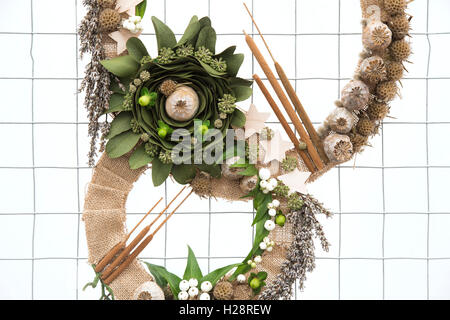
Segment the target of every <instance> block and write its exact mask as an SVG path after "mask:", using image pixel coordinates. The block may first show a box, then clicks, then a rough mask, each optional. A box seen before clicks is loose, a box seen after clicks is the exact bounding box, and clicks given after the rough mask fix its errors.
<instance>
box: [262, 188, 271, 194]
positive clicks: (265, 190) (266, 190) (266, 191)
mask: <svg viewBox="0 0 450 320" xmlns="http://www.w3.org/2000/svg"><path fill="white" fill-rule="evenodd" d="M269 191H270V190H269V189H263V190H262V192H263V193H264V194H268V193H269Z"/></svg>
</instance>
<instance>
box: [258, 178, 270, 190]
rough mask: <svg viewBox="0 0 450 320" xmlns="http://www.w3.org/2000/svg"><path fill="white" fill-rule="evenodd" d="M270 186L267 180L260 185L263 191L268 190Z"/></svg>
mask: <svg viewBox="0 0 450 320" xmlns="http://www.w3.org/2000/svg"><path fill="white" fill-rule="evenodd" d="M268 185H269V183H268V182H267V181H266V180H261V182H260V183H259V186H260V187H261V188H263V189H265V188H267V186H268Z"/></svg>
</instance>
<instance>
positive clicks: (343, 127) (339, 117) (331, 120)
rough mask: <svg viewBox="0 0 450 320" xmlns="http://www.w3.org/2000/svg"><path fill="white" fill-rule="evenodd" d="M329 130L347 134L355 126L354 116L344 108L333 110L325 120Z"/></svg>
mask: <svg viewBox="0 0 450 320" xmlns="http://www.w3.org/2000/svg"><path fill="white" fill-rule="evenodd" d="M326 121H327V123H328V125H329V127H330V129H331V130H333V131H335V132H337V133H347V132H350V130H352V128H353V127H354V125H355V124H356V121H357V119H356V117H355V115H354V114H353V113H352V112H350V111H348V110H347V109H345V108H336V109H334V110H333V111H332V112H331V113H330V114H329V115H328V117H327V119H326Z"/></svg>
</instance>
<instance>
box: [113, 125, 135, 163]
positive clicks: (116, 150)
mask: <svg viewBox="0 0 450 320" xmlns="http://www.w3.org/2000/svg"><path fill="white" fill-rule="evenodd" d="M139 138H140V135H139V134H136V133H133V131H131V130H129V131H125V132H123V133H121V134H119V135H117V136H115V137H113V138H111V139H109V141H108V142H107V143H106V152H107V153H108V156H109V157H110V158H118V157H121V156H123V155H124V154H125V153H127V152H128V151H130V150H131V149H133V147H134V146H135V145H136V143H137V142H138V141H139Z"/></svg>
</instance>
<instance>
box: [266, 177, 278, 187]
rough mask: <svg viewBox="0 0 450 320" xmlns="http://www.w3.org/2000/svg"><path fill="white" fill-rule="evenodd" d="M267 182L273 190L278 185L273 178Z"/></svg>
mask: <svg viewBox="0 0 450 320" xmlns="http://www.w3.org/2000/svg"><path fill="white" fill-rule="evenodd" d="M268 182H269V184H270V185H271V186H273V187H274V188H275V187H276V186H277V185H278V182H277V179H275V178H270V179H269V181H268Z"/></svg>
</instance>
